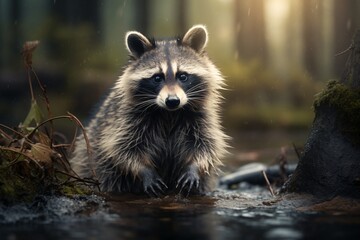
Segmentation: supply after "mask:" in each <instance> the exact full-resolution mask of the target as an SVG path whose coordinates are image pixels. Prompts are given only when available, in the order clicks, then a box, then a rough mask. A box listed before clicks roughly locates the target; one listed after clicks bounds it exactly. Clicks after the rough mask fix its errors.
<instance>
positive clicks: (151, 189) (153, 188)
mask: <svg viewBox="0 0 360 240" xmlns="http://www.w3.org/2000/svg"><path fill="white" fill-rule="evenodd" d="M139 175H140V177H141V180H142V184H143V188H144V192H145V193H146V194H147V195H149V196H150V197H153V196H155V197H159V196H160V195H163V194H164V189H166V188H168V187H167V186H166V184H165V183H164V182H163V181H162V179H161V178H160V176H159V175H158V174H157V172H156V171H155V170H154V169H151V168H148V167H144V168H143V169H142V170H140V172H139Z"/></svg>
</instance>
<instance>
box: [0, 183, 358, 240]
mask: <svg viewBox="0 0 360 240" xmlns="http://www.w3.org/2000/svg"><path fill="white" fill-rule="evenodd" d="M99 199H100V198H99ZM99 199H95V200H94V199H90V200H91V201H92V206H93V208H92V210H89V211H88V212H85V213H84V211H82V213H79V212H77V211H76V210H74V209H76V208H74V205H79V203H76V204H74V203H71V202H70V201H68V200H64V199H62V200H61V201H60V202H59V205H60V207H61V209H63V210H62V212H60V213H58V214H54V213H55V212H57V211H59V210H60V208H58V207H59V206H56V204H55V205H54V203H53V204H51V205H49V207H51V208H52V209H53V210H52V211H50V213H51V214H48V215H42V216H37V217H33V218H29V217H24V216H22V217H23V218H22V219H21V218H18V219H17V221H14V222H12V223H7V224H5V223H2V224H1V225H0V234H1V235H0V236H1V239H5V240H15V239H29V238H30V236H31V239H55V240H56V239H320V238H326V239H359V236H360V214H359V211H357V213H356V212H314V211H312V210H305V211H304V210H299V208H297V206H296V205H301V204H300V202H301V203H302V204H303V203H304V201H303V200H301V201H300V200H299V199H298V198H293V199H281V201H279V199H275V198H273V197H271V196H270V195H269V194H268V193H267V190H266V189H263V188H259V187H255V188H254V189H248V190H246V191H242V192H239V191H229V190H218V191H216V192H214V193H212V194H211V195H210V196H205V197H192V198H187V199H184V198H180V197H178V196H167V197H165V198H163V199H149V198H142V197H138V196H132V195H125V196H112V197H109V198H108V199H107V203H106V204H105V202H103V201H102V200H99ZM64 203H67V204H68V206H65V205H64ZM80 205H81V204H80ZM66 209H70V210H66ZM79 209H83V208H79ZM20 213H21V211H18V212H17V214H20ZM26 216H29V213H28V214H27V215H26Z"/></svg>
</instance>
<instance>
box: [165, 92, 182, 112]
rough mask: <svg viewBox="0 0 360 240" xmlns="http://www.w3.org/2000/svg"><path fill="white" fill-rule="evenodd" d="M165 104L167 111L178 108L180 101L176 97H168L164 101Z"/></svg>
mask: <svg viewBox="0 0 360 240" xmlns="http://www.w3.org/2000/svg"><path fill="white" fill-rule="evenodd" d="M165 104H166V106H167V107H168V108H169V109H175V108H177V107H178V106H179V104H180V99H179V98H178V97H177V96H174V95H172V96H168V97H167V98H166V99H165Z"/></svg>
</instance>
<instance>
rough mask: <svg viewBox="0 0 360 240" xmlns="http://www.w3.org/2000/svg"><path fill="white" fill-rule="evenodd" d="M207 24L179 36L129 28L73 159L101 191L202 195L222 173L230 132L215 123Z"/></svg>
mask: <svg viewBox="0 0 360 240" xmlns="http://www.w3.org/2000/svg"><path fill="white" fill-rule="evenodd" d="M207 42H208V32H207V29H206V27H205V26H203V25H195V26H193V27H191V28H190V29H189V30H188V31H187V32H186V33H185V34H184V35H183V36H182V37H179V38H174V39H166V40H154V39H150V38H148V37H146V36H144V35H143V34H141V33H139V32H137V31H130V32H128V33H127V34H126V37H125V43H126V48H127V50H128V51H129V53H130V59H129V62H128V64H127V66H126V67H125V69H124V71H123V74H122V76H120V78H119V79H118V80H117V81H116V83H115V85H114V86H113V88H112V89H111V90H110V92H109V94H108V96H107V97H106V98H105V100H104V102H103V103H102V105H101V106H100V107H99V109H98V112H97V113H96V115H95V116H94V118H93V119H92V120H91V121H90V123H89V125H88V126H87V127H86V131H87V135H88V139H89V142H90V145H91V147H92V154H91V155H89V154H88V153H87V148H86V143H85V140H84V139H83V138H82V137H78V138H77V140H76V144H75V151H74V153H73V156H72V158H71V164H72V166H73V169H74V170H75V172H77V173H78V174H79V175H80V176H82V177H91V176H92V172H93V171H94V172H95V174H96V176H97V178H98V179H99V181H100V188H101V190H102V191H106V192H115V193H123V192H130V193H140V194H148V195H149V196H153V197H158V196H160V195H163V194H170V193H175V194H178V193H181V194H183V195H189V194H190V195H194V194H204V193H206V192H207V191H209V190H210V189H211V182H212V181H211V177H212V176H213V175H214V174H216V173H217V172H218V171H219V166H221V165H222V163H221V160H220V159H221V158H222V157H223V156H224V154H225V153H226V148H227V141H226V139H227V136H226V135H225V134H224V132H223V130H222V127H221V123H220V122H221V121H220V116H219V112H220V103H221V101H222V96H221V95H220V90H221V89H223V87H224V79H223V77H222V75H221V73H220V71H219V70H218V69H217V68H216V67H215V65H214V64H213V63H212V62H211V61H210V60H209V58H208V56H207V54H206V52H205V50H204V48H205V46H206V44H207Z"/></svg>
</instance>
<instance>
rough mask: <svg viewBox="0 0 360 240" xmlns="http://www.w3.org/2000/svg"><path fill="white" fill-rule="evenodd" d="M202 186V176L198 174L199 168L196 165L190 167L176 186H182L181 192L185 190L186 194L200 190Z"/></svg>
mask: <svg viewBox="0 0 360 240" xmlns="http://www.w3.org/2000/svg"><path fill="white" fill-rule="evenodd" d="M199 186H200V176H199V174H198V171H197V168H196V167H194V166H191V167H189V169H188V171H186V172H185V173H184V174H183V175H181V177H180V178H179V180H178V181H177V184H176V188H177V189H178V188H180V191H179V193H180V194H181V193H182V191H183V190H185V191H186V194H185V195H186V196H189V194H190V192H191V191H193V192H198V190H199Z"/></svg>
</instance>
